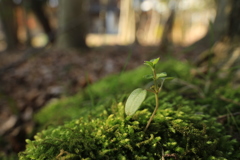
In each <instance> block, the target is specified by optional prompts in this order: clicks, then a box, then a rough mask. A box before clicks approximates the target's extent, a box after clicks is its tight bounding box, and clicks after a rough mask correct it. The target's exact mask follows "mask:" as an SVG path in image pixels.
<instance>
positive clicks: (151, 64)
mask: <svg viewBox="0 0 240 160" xmlns="http://www.w3.org/2000/svg"><path fill="white" fill-rule="evenodd" d="M144 64H145V65H147V66H149V67H150V68H152V69H153V66H154V65H153V63H152V62H150V61H145V62H144Z"/></svg>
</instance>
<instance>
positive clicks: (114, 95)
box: [35, 59, 191, 127]
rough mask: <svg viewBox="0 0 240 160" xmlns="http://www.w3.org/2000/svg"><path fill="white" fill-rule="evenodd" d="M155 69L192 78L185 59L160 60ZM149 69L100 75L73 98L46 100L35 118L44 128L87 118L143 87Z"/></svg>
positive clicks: (179, 76) (142, 68)
mask: <svg viewBox="0 0 240 160" xmlns="http://www.w3.org/2000/svg"><path fill="white" fill-rule="evenodd" d="M173 64H174V65H173ZM158 68H161V71H165V72H167V73H168V75H171V76H174V77H176V78H177V77H178V78H183V79H189V78H191V76H190V69H191V66H190V64H189V63H187V62H181V61H178V60H175V59H170V60H168V61H165V62H162V63H159V64H158ZM148 72H149V69H148V68H147V67H146V66H141V67H139V68H137V69H135V70H132V71H127V72H123V73H119V74H116V75H111V76H108V77H106V78H103V79H102V80H100V81H99V82H96V83H94V84H92V85H89V86H88V87H87V88H86V89H85V90H84V91H82V92H80V93H78V94H76V95H74V96H72V97H67V98H63V99H61V100H57V101H54V102H51V103H49V104H48V105H47V106H45V107H44V108H43V109H41V111H40V112H38V113H37V114H36V115H35V120H36V122H37V123H38V124H39V125H40V126H43V127H44V126H48V125H59V124H63V123H64V122H65V121H68V120H72V119H76V118H79V117H85V118H88V115H92V116H97V115H96V113H99V112H100V113H101V111H103V110H104V109H106V107H105V106H106V105H107V106H109V105H111V104H112V103H113V102H116V101H124V99H125V98H126V96H127V95H129V93H130V92H131V91H132V90H133V89H135V88H137V87H140V86H143V87H144V86H145V85H146V84H147V82H148V81H147V80H146V79H144V78H143V77H144V75H145V74H146V73H148ZM96 110H98V111H97V112H96Z"/></svg>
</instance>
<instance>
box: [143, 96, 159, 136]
mask: <svg viewBox="0 0 240 160" xmlns="http://www.w3.org/2000/svg"><path fill="white" fill-rule="evenodd" d="M155 101H156V106H155V109H154V111H153V113H152V115H151V117H150V118H149V120H148V123H147V125H146V127H145V129H144V132H146V130H147V129H148V127H149V125H150V123H151V122H152V120H153V117H154V115H155V114H156V112H157V109H158V105H159V102H158V93H155Z"/></svg>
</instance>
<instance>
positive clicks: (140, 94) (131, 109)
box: [125, 58, 172, 131]
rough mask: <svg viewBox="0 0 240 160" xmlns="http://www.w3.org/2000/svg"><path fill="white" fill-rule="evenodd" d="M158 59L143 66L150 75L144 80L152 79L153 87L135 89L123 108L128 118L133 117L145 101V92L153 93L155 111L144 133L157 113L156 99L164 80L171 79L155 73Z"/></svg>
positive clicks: (164, 74)
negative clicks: (145, 66)
mask: <svg viewBox="0 0 240 160" xmlns="http://www.w3.org/2000/svg"><path fill="white" fill-rule="evenodd" d="M159 60H160V58H156V59H153V60H151V61H145V62H144V64H145V65H147V66H149V67H150V69H151V71H152V74H150V75H145V78H146V79H152V80H153V85H152V86H151V87H150V89H148V90H145V89H142V88H137V89H135V90H134V91H133V92H132V93H131V94H130V95H129V97H128V99H127V102H126V106H125V113H126V115H128V116H130V115H133V114H134V113H135V112H136V111H137V110H138V108H139V107H140V106H141V104H142V102H143V101H144V100H145V98H146V95H147V91H149V92H152V93H154V95H155V103H156V106H155V109H154V111H153V113H152V115H151V117H150V118H149V120H148V123H147V125H146V127H145V129H144V131H146V130H147V128H148V127H149V125H150V123H151V121H152V119H153V117H154V115H155V114H156V112H157V109H158V106H159V99H158V94H159V92H161V90H162V86H163V83H164V81H165V80H166V79H172V77H167V74H166V73H165V72H163V73H156V64H157V63H158V61H159Z"/></svg>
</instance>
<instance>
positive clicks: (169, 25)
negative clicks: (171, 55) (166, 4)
mask: <svg viewBox="0 0 240 160" xmlns="http://www.w3.org/2000/svg"><path fill="white" fill-rule="evenodd" d="M174 20H175V10H174V9H171V13H170V15H169V17H168V20H167V22H166V24H165V26H164V30H163V35H162V38H161V41H160V45H159V50H161V51H166V50H167V49H168V46H169V45H170V44H171V43H172V38H171V34H172V30H173V24H174Z"/></svg>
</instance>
